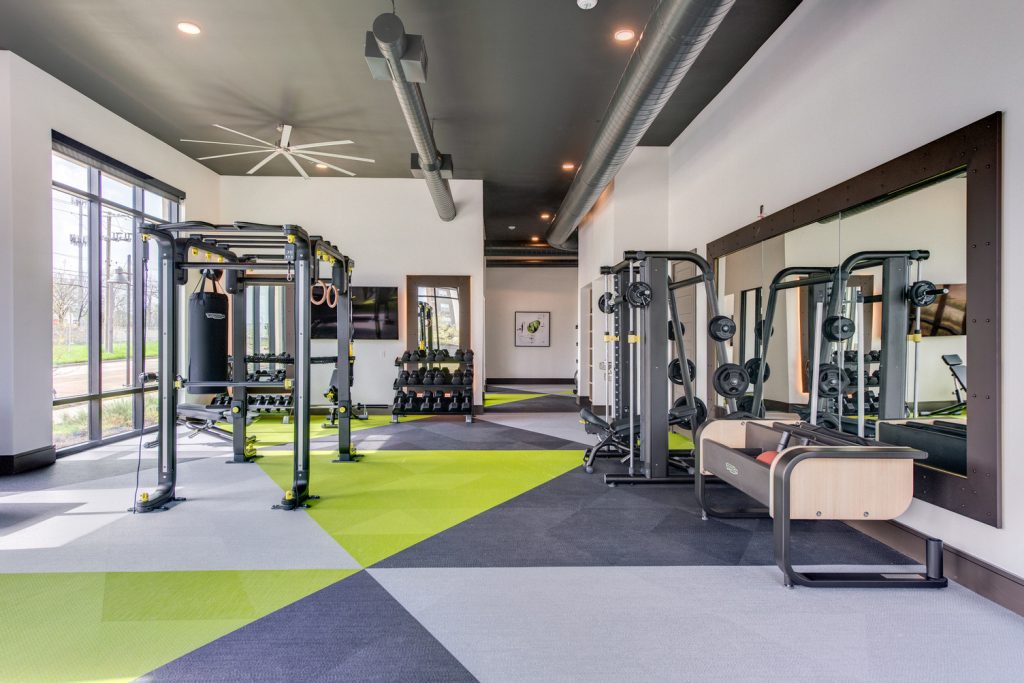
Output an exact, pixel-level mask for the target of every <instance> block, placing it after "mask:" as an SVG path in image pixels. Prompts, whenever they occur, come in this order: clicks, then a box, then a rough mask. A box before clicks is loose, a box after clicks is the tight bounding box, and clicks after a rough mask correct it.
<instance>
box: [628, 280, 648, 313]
mask: <svg viewBox="0 0 1024 683" xmlns="http://www.w3.org/2000/svg"><path fill="white" fill-rule="evenodd" d="M653 300H654V290H653V289H651V286H650V285H649V284H647V283H646V282H631V283H630V285H629V287H626V301H627V302H629V305H630V306H632V307H633V308H647V307H648V306H650V305H651V301H653Z"/></svg>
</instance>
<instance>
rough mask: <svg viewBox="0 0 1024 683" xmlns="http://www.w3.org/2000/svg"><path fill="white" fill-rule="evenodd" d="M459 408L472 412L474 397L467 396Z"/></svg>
mask: <svg viewBox="0 0 1024 683" xmlns="http://www.w3.org/2000/svg"><path fill="white" fill-rule="evenodd" d="M459 408H460V409H461V410H462V412H464V413H468V412H471V411H472V410H473V399H471V398H470V397H469V396H466V398H465V399H463V401H462V404H461V405H460V406H459Z"/></svg>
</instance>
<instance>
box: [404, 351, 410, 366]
mask: <svg viewBox="0 0 1024 683" xmlns="http://www.w3.org/2000/svg"><path fill="white" fill-rule="evenodd" d="M410 360H412V354H411V353H409V352H408V351H406V352H405V353H403V354H402V362H403V363H408V362H409V361H410Z"/></svg>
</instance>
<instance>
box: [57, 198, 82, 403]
mask: <svg viewBox="0 0 1024 683" xmlns="http://www.w3.org/2000/svg"><path fill="white" fill-rule="evenodd" d="M52 211H53V293H52V306H53V395H54V397H55V398H61V397H65V396H79V395H82V394H87V393H89V365H88V360H89V245H88V234H89V203H88V202H87V201H86V200H84V199H80V198H78V197H75V196H73V195H70V194H67V193H66V192H60V191H59V190H54V191H53V193H52Z"/></svg>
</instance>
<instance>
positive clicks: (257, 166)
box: [245, 150, 281, 175]
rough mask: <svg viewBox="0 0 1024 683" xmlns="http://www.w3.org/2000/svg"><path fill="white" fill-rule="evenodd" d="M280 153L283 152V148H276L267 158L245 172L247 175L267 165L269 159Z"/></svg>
mask: <svg viewBox="0 0 1024 683" xmlns="http://www.w3.org/2000/svg"><path fill="white" fill-rule="evenodd" d="M280 153H281V150H274V151H273V152H271V153H270V154H268V155H267V158H266V159H264V160H263V161H261V162H260V163H258V164H256V165H255V166H253V167H252V168H250V169H249V170H248V171H246V172H245V174H246V175H252V174H253V173H255V172H256V171H258V170H260V169H261V168H263V167H264V166H266V165H267V162H268V161H270V160H271V159H273V158H274V157H276V156H277V155H278V154H280Z"/></svg>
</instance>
